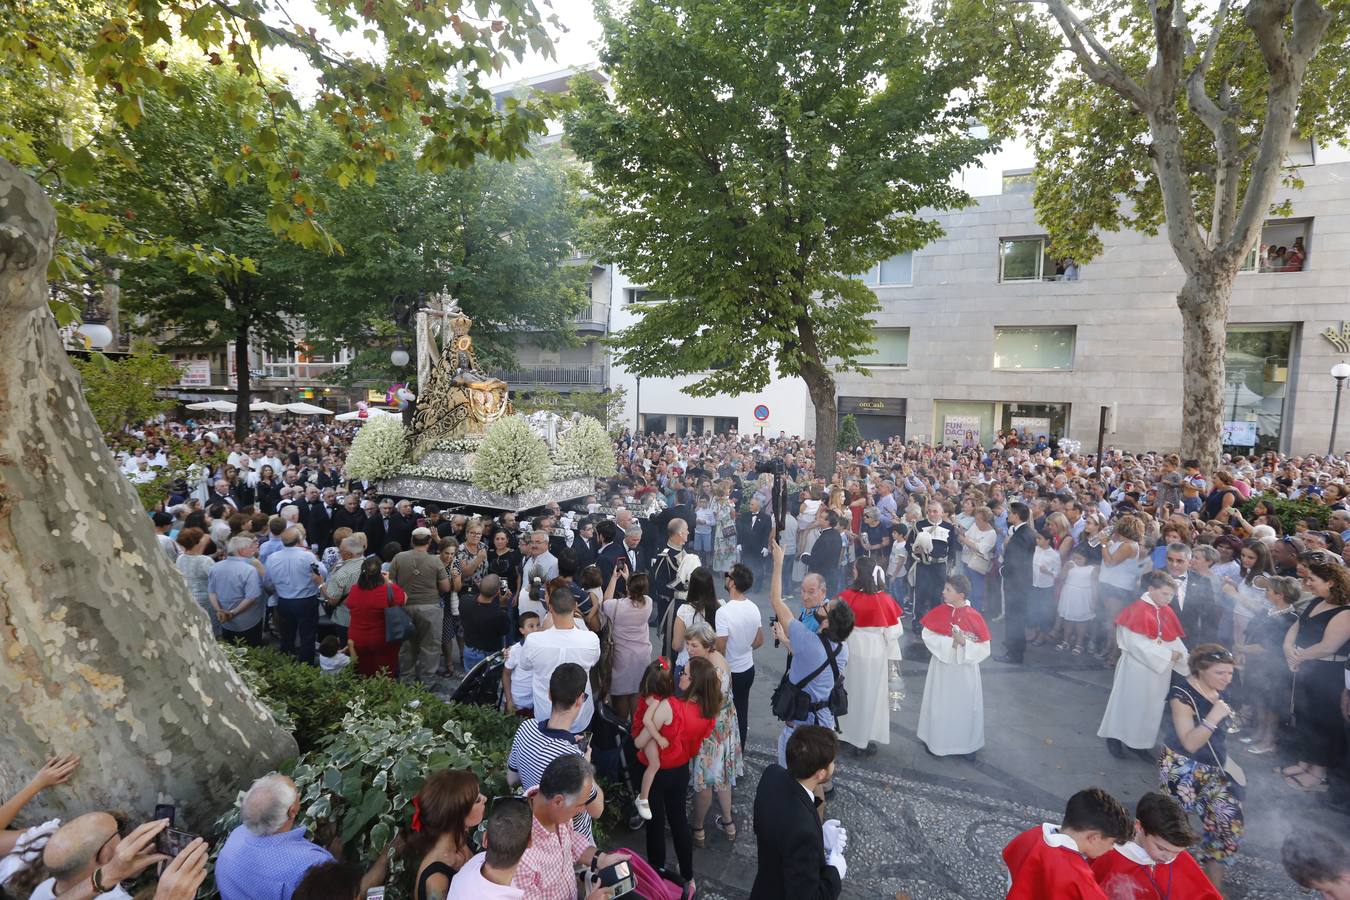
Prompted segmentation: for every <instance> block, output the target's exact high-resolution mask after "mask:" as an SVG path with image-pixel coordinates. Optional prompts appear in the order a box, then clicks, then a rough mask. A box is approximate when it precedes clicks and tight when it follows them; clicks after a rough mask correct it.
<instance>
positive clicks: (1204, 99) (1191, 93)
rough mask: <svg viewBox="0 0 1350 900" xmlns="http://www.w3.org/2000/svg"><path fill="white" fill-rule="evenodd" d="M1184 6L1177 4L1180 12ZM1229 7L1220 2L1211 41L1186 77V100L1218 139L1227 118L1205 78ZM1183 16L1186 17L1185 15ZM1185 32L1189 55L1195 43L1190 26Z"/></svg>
mask: <svg viewBox="0 0 1350 900" xmlns="http://www.w3.org/2000/svg"><path fill="white" fill-rule="evenodd" d="M1182 6H1183V4H1182V3H1180V2H1178V3H1177V9H1178V10H1180V9H1181V8H1182ZM1228 7H1229V0H1220V3H1219V8H1218V10H1217V11H1216V12H1215V13H1214V23H1213V25H1211V26H1210V30H1209V41H1208V42H1207V43H1206V44H1205V50H1204V52H1203V53H1202V54H1201V56H1200V61H1199V62H1198V63H1196V66H1195V68H1194V69H1192V70H1191V73H1190V74H1189V75H1187V76H1186V99H1187V100H1188V101H1189V102H1190V104H1191V109H1193V110H1195V114H1196V115H1197V116H1199V117H1200V121H1202V122H1204V123H1205V125H1206V126H1207V127H1208V128H1209V130H1210V131H1212V132H1214V136H1215V137H1216V138H1218V137H1219V132H1220V131H1221V130H1222V129H1223V127H1224V121H1225V119H1226V116H1225V115H1224V110H1223V107H1222V105H1221V104H1219V103H1217V102H1215V101H1214V99H1213V98H1211V97H1210V96H1209V93H1208V92H1207V91H1206V90H1205V78H1206V77H1208V75H1209V67H1210V65H1211V64H1212V63H1213V62H1214V51H1215V50H1216V49H1217V48H1218V46H1219V32H1220V31H1222V30H1223V23H1224V20H1225V19H1226V18H1227V17H1228ZM1182 15H1183V17H1184V14H1182ZM1185 30H1186V43H1187V53H1188V54H1189V53H1194V52H1195V42H1194V40H1192V38H1191V34H1190V28H1189V26H1186V28H1185Z"/></svg>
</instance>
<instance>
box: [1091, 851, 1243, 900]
mask: <svg viewBox="0 0 1350 900" xmlns="http://www.w3.org/2000/svg"><path fill="white" fill-rule="evenodd" d="M1090 865H1091V866H1092V874H1093V876H1094V877H1095V878H1096V879H1097V884H1099V885H1101V888H1102V892H1103V893H1105V894H1106V896H1107V900H1136V898H1146V900H1157V898H1158V897H1163V896H1171V897H1175V898H1178V900H1181V898H1185V900H1223V895H1222V894H1220V893H1219V892H1218V891H1217V890H1216V889H1215V888H1214V885H1213V884H1212V883H1210V880H1209V879H1208V878H1206V877H1205V873H1204V870H1203V869H1201V868H1200V864H1199V863H1198V862H1196V861H1195V857H1193V856H1191V855H1190V854H1189V853H1183V854H1181V855H1180V856H1178V857H1177V858H1176V859H1175V860H1174V861H1173V862H1170V863H1168V864H1167V865H1156V866H1144V865H1140V864H1139V863H1137V862H1135V861H1134V860H1133V859H1131V858H1130V857H1128V856H1126V855H1125V854H1124V853H1122V852H1121V850H1120V848H1119V847H1117V848H1116V849H1115V850H1112V851H1111V852H1110V853H1104V854H1102V855H1101V856H1099V857H1097V858H1096V859H1094V860H1093V861H1092V862H1091V863H1090ZM1150 870H1151V871H1150ZM1150 876H1152V878H1151V880H1150Z"/></svg>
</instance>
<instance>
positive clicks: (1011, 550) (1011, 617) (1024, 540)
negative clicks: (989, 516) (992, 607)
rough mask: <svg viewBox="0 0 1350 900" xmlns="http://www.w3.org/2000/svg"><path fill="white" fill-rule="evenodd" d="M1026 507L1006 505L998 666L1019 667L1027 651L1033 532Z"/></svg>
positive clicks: (1021, 504)
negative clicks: (1005, 539) (1001, 644)
mask: <svg viewBox="0 0 1350 900" xmlns="http://www.w3.org/2000/svg"><path fill="white" fill-rule="evenodd" d="M1030 518H1031V511H1030V510H1028V509H1027V505H1026V504H1025V503H1010V504H1008V540H1007V541H1006V542H1005V543H1004V545H1003V568H1002V574H1003V611H1004V621H1003V625H1004V633H1003V655H1002V656H996V657H994V659H995V660H996V661H997V662H1001V663H1015V664H1016V665H1019V666H1020V665H1021V664H1022V657H1023V655H1024V654H1025V653H1026V651H1027V599H1028V598H1029V597H1030V596H1031V569H1032V564H1031V561H1032V557H1033V556H1035V555H1036V532H1035V530H1034V529H1033V528H1032V525H1031V523H1030V522H1029V521H1028V519H1030Z"/></svg>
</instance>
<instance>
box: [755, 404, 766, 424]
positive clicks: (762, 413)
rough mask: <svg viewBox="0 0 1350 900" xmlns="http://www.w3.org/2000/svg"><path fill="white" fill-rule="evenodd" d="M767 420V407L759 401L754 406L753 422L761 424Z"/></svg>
mask: <svg viewBox="0 0 1350 900" xmlns="http://www.w3.org/2000/svg"><path fill="white" fill-rule="evenodd" d="M767 421H769V408H768V407H767V406H765V405H764V404H763V403H761V404H759V405H758V406H756V407H755V422H756V423H758V424H760V425H763V424H764V423H765V422H767Z"/></svg>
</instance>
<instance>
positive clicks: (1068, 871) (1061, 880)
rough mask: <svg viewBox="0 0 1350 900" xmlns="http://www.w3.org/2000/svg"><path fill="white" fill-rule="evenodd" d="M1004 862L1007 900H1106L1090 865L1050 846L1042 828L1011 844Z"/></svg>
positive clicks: (1019, 837) (1022, 834)
mask: <svg viewBox="0 0 1350 900" xmlns="http://www.w3.org/2000/svg"><path fill="white" fill-rule="evenodd" d="M1003 862H1004V863H1005V864H1006V865H1007V866H1008V873H1009V874H1010V875H1012V887H1011V888H1009V889H1008V897H1007V900H1106V895H1105V894H1103V893H1102V889H1101V888H1100V887H1098V886H1097V881H1096V879H1094V878H1093V877H1092V869H1090V868H1088V864H1087V861H1086V860H1084V859H1083V857H1082V856H1080V855H1079V854H1077V853H1075V852H1074V851H1073V850H1070V849H1069V848H1067V847H1051V846H1050V845H1049V844H1047V843H1046V842H1045V838H1044V837H1043V831H1042V828H1041V826H1040V825H1037V826H1036V827H1035V828H1031V829H1028V830H1027V831H1024V832H1022V833H1021V834H1019V835H1018V836H1017V837H1015V838H1013V839H1012V840H1011V841H1009V842H1008V846H1006V847H1004V848H1003ZM1177 900H1180V897H1178V898H1177Z"/></svg>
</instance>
